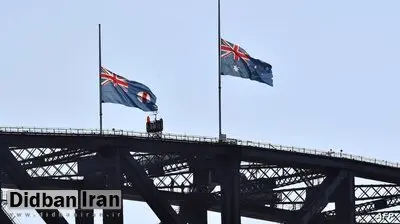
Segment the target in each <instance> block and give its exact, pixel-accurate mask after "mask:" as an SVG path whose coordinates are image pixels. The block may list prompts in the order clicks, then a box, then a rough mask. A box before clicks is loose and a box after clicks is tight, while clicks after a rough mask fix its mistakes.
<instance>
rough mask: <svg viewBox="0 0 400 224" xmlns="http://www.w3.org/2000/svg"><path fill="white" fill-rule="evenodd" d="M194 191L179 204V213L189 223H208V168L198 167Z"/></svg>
mask: <svg viewBox="0 0 400 224" xmlns="http://www.w3.org/2000/svg"><path fill="white" fill-rule="evenodd" d="M193 174H194V175H193V184H194V191H193V192H192V193H189V194H188V199H187V200H185V201H184V202H183V203H182V204H181V205H180V206H179V208H180V209H179V210H180V211H179V215H180V216H181V217H182V220H185V221H186V222H188V223H189V224H207V222H208V220H207V210H208V204H207V197H208V186H209V182H210V176H209V174H210V172H209V170H208V169H198V168H196V169H195V170H194V172H193Z"/></svg>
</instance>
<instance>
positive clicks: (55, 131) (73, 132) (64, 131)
mask: <svg viewBox="0 0 400 224" xmlns="http://www.w3.org/2000/svg"><path fill="white" fill-rule="evenodd" d="M1 135H49V136H51V135H57V136H100V130H98V129H71V128H25V127H0V136H1ZM103 136H104V137H107V136H125V137H134V138H145V139H148V138H150V137H149V136H148V134H147V133H144V132H135V131H124V130H103ZM162 140H172V141H183V142H203V143H214V144H217V143H219V140H218V138H215V137H205V136H193V135H181V134H171V133H164V134H162ZM235 144H236V145H240V146H251V147H257V148H264V149H270V150H280V151H288V152H297V153H303V154H311V155H319V156H329V157H335V158H345V159H351V160H356V161H360V162H366V163H371V164H376V165H382V166H390V167H396V168H399V166H400V165H399V163H398V162H397V163H394V162H388V161H385V160H378V159H373V158H367V157H363V156H359V155H352V154H348V153H342V152H334V151H331V152H330V151H322V150H317V149H308V148H300V147H294V146H284V145H277V144H271V143H262V142H254V141H247V140H240V139H235Z"/></svg>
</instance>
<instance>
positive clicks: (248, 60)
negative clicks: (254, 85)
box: [220, 38, 273, 86]
mask: <svg viewBox="0 0 400 224" xmlns="http://www.w3.org/2000/svg"><path fill="white" fill-rule="evenodd" d="M220 60H221V73H222V75H231V76H236V77H241V78H245V79H250V80H254V81H258V82H262V83H265V84H267V85H270V86H273V80H272V78H273V75H272V66H271V65H270V64H268V63H266V62H263V61H261V60H259V59H255V58H252V57H251V56H250V55H249V54H247V52H246V51H245V50H244V49H242V48H241V47H239V45H236V44H232V43H230V42H228V41H226V40H224V39H222V38H221V59H220Z"/></svg>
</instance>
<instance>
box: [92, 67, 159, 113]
mask: <svg viewBox="0 0 400 224" xmlns="http://www.w3.org/2000/svg"><path fill="white" fill-rule="evenodd" d="M100 77H101V98H102V99H101V102H102V103H117V104H122V105H125V106H127V107H136V108H139V109H141V110H143V111H157V110H158V107H157V105H156V101H157V98H156V96H155V95H154V94H153V93H152V92H151V90H150V89H149V87H147V86H145V85H143V84H141V83H139V82H134V81H130V80H128V79H125V78H124V77H122V76H120V75H117V74H115V73H113V72H111V71H110V70H107V69H106V68H103V67H102V68H101V74H100Z"/></svg>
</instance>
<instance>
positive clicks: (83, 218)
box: [75, 209, 94, 224]
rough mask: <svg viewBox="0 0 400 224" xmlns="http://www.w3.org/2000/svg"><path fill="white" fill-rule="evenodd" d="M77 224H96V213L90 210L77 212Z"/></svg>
mask: <svg viewBox="0 0 400 224" xmlns="http://www.w3.org/2000/svg"><path fill="white" fill-rule="evenodd" d="M75 214H76V216H75V224H94V212H93V210H92V209H90V210H81V209H76V210H75Z"/></svg>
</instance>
